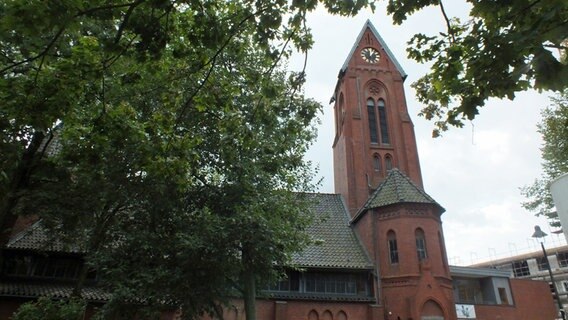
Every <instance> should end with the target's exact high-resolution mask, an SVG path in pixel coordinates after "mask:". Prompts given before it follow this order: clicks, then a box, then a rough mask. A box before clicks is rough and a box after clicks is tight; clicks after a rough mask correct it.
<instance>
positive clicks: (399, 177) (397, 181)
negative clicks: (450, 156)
mask: <svg viewBox="0 0 568 320" xmlns="http://www.w3.org/2000/svg"><path fill="white" fill-rule="evenodd" d="M395 203H430V204H435V205H437V206H438V207H440V209H441V210H442V212H443V211H444V208H442V206H440V205H439V204H438V203H437V202H436V200H434V199H433V198H432V197H430V196H429V195H428V194H427V193H426V192H424V190H422V189H421V188H420V187H418V186H417V185H416V184H414V182H412V180H410V178H408V177H407V176H406V175H405V174H404V173H402V172H400V170H398V169H396V168H395V169H392V170H390V171H389V173H388V175H387V177H386V178H385V180H384V181H383V182H382V183H381V184H380V185H379V186H378V187H377V190H375V192H373V194H372V195H371V196H370V197H369V200H367V203H365V205H364V206H363V207H362V208H361V209H360V210H359V212H358V213H357V215H356V216H355V218H354V220H357V218H358V217H359V216H360V215H361V214H362V213H363V212H365V211H367V210H369V209H375V208H380V207H384V206H388V205H391V204H395Z"/></svg>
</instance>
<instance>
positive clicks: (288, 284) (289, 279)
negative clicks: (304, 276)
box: [268, 271, 300, 292]
mask: <svg viewBox="0 0 568 320" xmlns="http://www.w3.org/2000/svg"><path fill="white" fill-rule="evenodd" d="M268 290H270V291H296V292H297V291H299V290H300V273H299V272H294V271H293V272H288V273H286V277H284V278H283V279H280V280H279V281H278V282H276V283H274V284H272V285H270V286H269V287H268Z"/></svg>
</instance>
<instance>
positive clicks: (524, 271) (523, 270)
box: [512, 260, 531, 277]
mask: <svg viewBox="0 0 568 320" xmlns="http://www.w3.org/2000/svg"><path fill="white" fill-rule="evenodd" d="M512 267H513V274H514V275H515V277H524V276H529V275H530V274H531V272H530V271H529V265H528V264H527V261H526V260H521V261H515V262H513V263H512Z"/></svg>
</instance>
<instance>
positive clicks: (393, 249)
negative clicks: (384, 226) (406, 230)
mask: <svg viewBox="0 0 568 320" xmlns="http://www.w3.org/2000/svg"><path fill="white" fill-rule="evenodd" d="M387 242H388V245H389V259H390V263H391V264H396V263H398V246H397V244H396V233H394V231H392V230H389V232H388V233H387Z"/></svg>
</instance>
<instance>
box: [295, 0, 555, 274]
mask: <svg viewBox="0 0 568 320" xmlns="http://www.w3.org/2000/svg"><path fill="white" fill-rule="evenodd" d="M385 2H386V1H385ZM446 2H447V3H448V4H446V10H447V12H448V14H449V15H451V16H461V17H466V16H467V13H468V10H469V9H468V7H467V5H466V4H465V1H462V0H452V1H446ZM367 19H370V20H371V22H372V23H373V24H374V26H375V27H376V29H377V30H378V32H379V33H380V34H381V36H382V37H383V39H384V40H385V42H386V43H387V45H388V46H389V48H390V50H391V51H392V52H393V54H394V55H395V56H396V58H397V60H398V62H399V63H400V64H401V65H402V68H403V69H404V70H405V71H406V73H407V74H408V78H407V79H406V81H405V92H406V99H407V104H408V109H409V112H410V115H411V117H412V120H413V123H414V127H415V133H416V138H417V142H418V153H419V157H420V162H421V169H422V176H423V180H424V188H425V191H426V192H427V193H428V194H429V195H430V196H432V197H433V198H434V199H435V200H436V201H437V202H438V203H440V204H441V205H442V206H443V207H444V208H445V209H446V212H445V213H444V215H443V216H442V221H443V226H444V234H445V238H446V247H447V251H448V259H449V260H450V264H454V265H469V264H471V263H473V262H480V261H487V260H492V259H495V258H498V257H499V258H501V257H506V256H510V255H511V254H516V253H522V252H528V251H536V250H539V249H540V246H539V243H538V242H536V241H534V240H533V239H531V235H532V233H533V228H534V225H537V224H538V225H540V226H541V227H542V229H543V230H544V231H545V232H546V233H548V234H549V236H548V237H546V241H545V245H546V246H547V247H553V246H558V245H561V244H564V243H565V241H564V237H563V236H562V235H560V236H558V235H553V234H551V233H550V231H551V230H550V227H548V224H547V221H546V220H545V219H543V218H536V217H534V216H533V214H532V213H530V212H527V211H526V210H524V209H523V208H522V207H521V205H520V203H521V202H522V201H523V197H522V196H521V195H520V191H519V187H521V186H524V185H527V184H530V183H531V182H532V181H533V180H534V179H535V178H537V177H539V176H540V171H541V167H540V162H541V159H540V150H539V148H540V145H541V143H542V139H541V137H540V135H539V134H538V133H537V132H536V124H537V122H538V121H539V120H540V110H541V109H542V108H543V107H545V106H547V105H549V104H550V102H549V99H548V95H547V94H545V93H537V92H525V93H520V94H518V95H517V98H516V99H515V100H514V101H509V100H496V99H495V100H490V101H489V102H488V103H486V106H485V107H484V108H483V109H482V110H481V112H480V113H481V114H480V115H479V116H478V117H477V118H476V119H475V121H474V122H473V123H471V124H470V123H468V124H467V125H466V126H465V127H464V128H462V129H458V128H452V129H450V131H449V132H446V133H444V135H443V137H441V138H437V139H433V138H431V133H432V129H433V123H431V122H428V121H426V120H425V119H424V118H420V117H418V115H417V114H418V112H419V110H420V109H421V105H420V104H419V103H418V102H417V100H416V98H415V93H414V90H413V89H412V88H410V84H412V83H413V82H414V81H416V80H417V79H418V78H420V77H421V76H422V75H424V74H425V73H426V72H427V71H428V66H427V65H420V64H418V63H417V62H415V61H413V60H409V59H408V58H407V57H406V51H405V50H406V42H407V41H408V40H410V38H411V36H412V35H413V34H415V33H417V32H422V33H426V34H430V35H433V34H436V33H438V32H440V31H444V26H445V24H444V20H443V18H442V16H441V14H440V11H439V9H438V8H431V9H428V10H425V11H422V12H420V13H418V14H415V15H414V16H412V17H411V18H410V19H408V20H407V21H406V22H405V23H404V24H403V25H402V26H394V25H393V24H392V21H391V19H390V17H388V16H387V15H386V10H385V5H381V6H379V7H378V8H377V10H376V11H375V12H374V13H372V12H370V11H365V12H362V13H360V14H359V15H357V16H356V17H352V18H342V17H338V16H331V15H329V14H327V13H326V12H325V10H318V11H317V12H315V13H314V14H312V15H310V16H309V18H308V26H309V27H310V28H311V29H312V32H313V35H314V40H315V44H314V46H313V49H312V50H311V51H310V52H309V54H308V66H307V69H306V72H307V84H306V95H307V96H308V97H311V98H314V99H316V100H317V101H319V102H321V103H322V104H323V105H324V113H323V115H321V117H320V118H321V122H322V123H321V125H320V126H319V136H318V140H317V142H316V143H315V145H314V146H313V147H312V148H311V150H310V151H309V153H308V155H307V157H308V159H309V160H311V161H313V162H314V163H316V164H318V165H319V169H320V170H319V177H321V178H323V183H322V186H321V188H320V191H321V192H330V193H331V192H334V187H333V156H332V143H333V138H334V125H333V121H334V119H333V112H332V109H333V106H332V105H330V104H328V102H329V99H330V97H331V95H332V94H333V90H334V87H335V83H336V81H337V74H338V72H339V69H340V68H341V66H342V64H343V62H344V60H345V59H346V57H347V55H348V54H349V51H350V49H351V47H352V46H353V44H354V42H355V40H356V37H357V36H358V34H359V32H360V31H361V28H362V27H363V25H364V23H365V21H366V20H367ZM302 63H303V57H294V59H293V60H292V61H291V64H290V67H291V68H292V69H295V70H298V69H301V65H302Z"/></svg>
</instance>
